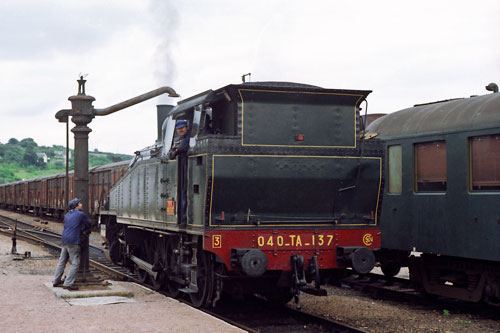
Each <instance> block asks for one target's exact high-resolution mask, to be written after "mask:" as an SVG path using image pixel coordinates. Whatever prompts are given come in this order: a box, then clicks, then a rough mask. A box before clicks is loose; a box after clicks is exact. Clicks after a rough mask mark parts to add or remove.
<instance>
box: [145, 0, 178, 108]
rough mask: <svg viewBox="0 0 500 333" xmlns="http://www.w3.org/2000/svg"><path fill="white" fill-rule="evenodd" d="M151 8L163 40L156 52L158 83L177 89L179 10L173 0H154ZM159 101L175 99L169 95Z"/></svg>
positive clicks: (156, 27)
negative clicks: (176, 59)
mask: <svg viewBox="0 0 500 333" xmlns="http://www.w3.org/2000/svg"><path fill="white" fill-rule="evenodd" d="M151 10H152V11H153V13H154V15H153V16H154V18H155V22H154V23H155V24H154V26H155V31H156V34H157V35H158V36H159V37H160V40H161V42H160V45H159V46H158V48H157V50H156V54H155V60H156V61H155V62H156V66H157V68H156V70H155V77H156V80H157V84H158V86H169V87H173V88H174V89H175V83H176V79H177V70H176V67H175V46H176V44H177V30H178V27H179V12H178V10H177V8H176V6H175V1H173V0H154V1H152V2H151ZM159 101H160V103H161V104H174V101H173V100H172V99H170V98H169V97H167V95H162V96H160V98H159Z"/></svg>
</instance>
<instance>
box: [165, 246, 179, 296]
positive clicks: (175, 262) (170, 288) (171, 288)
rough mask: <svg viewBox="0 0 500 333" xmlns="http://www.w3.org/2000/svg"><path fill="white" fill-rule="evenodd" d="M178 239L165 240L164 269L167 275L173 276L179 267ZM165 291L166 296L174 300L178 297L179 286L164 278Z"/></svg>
mask: <svg viewBox="0 0 500 333" xmlns="http://www.w3.org/2000/svg"><path fill="white" fill-rule="evenodd" d="M178 248H179V237H178V236H169V237H168V239H167V249H166V252H167V253H166V263H165V268H166V271H167V275H171V276H175V275H176V274H177V273H178V271H179V269H180V267H181V265H180V255H179V250H178ZM165 280H166V282H165V284H166V286H165V289H166V292H167V293H168V295H169V296H170V297H172V298H176V297H177V296H178V295H179V284H177V283H176V282H174V281H171V280H169V279H168V276H166V277H165Z"/></svg>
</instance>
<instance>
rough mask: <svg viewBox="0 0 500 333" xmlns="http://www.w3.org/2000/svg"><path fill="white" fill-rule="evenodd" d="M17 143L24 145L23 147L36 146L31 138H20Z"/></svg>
mask: <svg viewBox="0 0 500 333" xmlns="http://www.w3.org/2000/svg"><path fill="white" fill-rule="evenodd" d="M19 144H20V145H21V147H24V148H28V147H38V145H37V144H36V142H35V140H33V139H32V138H26V139H22V140H21V142H19Z"/></svg>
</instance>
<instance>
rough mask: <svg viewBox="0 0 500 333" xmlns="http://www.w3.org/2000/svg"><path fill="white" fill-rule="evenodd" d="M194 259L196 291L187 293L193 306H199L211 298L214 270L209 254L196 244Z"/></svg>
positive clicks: (205, 303)
mask: <svg viewBox="0 0 500 333" xmlns="http://www.w3.org/2000/svg"><path fill="white" fill-rule="evenodd" d="M196 260H197V272H196V285H197V287H198V292H196V293H191V294H189V298H190V299H191V303H192V304H193V305H194V306H195V307H197V308H200V307H203V306H205V305H207V304H208V303H209V302H210V301H211V299H212V295H213V293H214V285H215V284H214V270H213V261H212V258H211V256H210V254H208V253H206V252H205V251H203V249H202V248H201V247H200V246H198V249H197V251H196Z"/></svg>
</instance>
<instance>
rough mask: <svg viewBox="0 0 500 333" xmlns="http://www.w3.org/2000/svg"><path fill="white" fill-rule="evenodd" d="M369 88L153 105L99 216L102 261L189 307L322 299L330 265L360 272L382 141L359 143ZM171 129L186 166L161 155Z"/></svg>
mask: <svg viewBox="0 0 500 333" xmlns="http://www.w3.org/2000/svg"><path fill="white" fill-rule="evenodd" d="M369 93H370V91H363V90H338V89H323V88H319V87H316V86H310V85H303V84H295V83H285V82H257V83H243V84H236V85H228V86H225V87H222V88H220V89H217V90H208V91H205V92H203V93H201V94H198V95H196V96H193V97H191V98H188V99H185V100H182V101H181V102H179V103H178V105H177V106H175V107H173V106H168V105H161V106H158V138H157V140H156V141H155V143H154V144H153V145H151V146H149V147H146V148H144V149H142V150H141V151H138V152H137V153H136V156H135V158H134V160H133V161H132V163H131V165H130V168H129V170H128V172H127V173H126V175H125V176H124V177H122V178H121V179H120V180H119V181H118V182H117V184H116V185H115V186H114V187H113V188H112V189H111V190H110V193H109V209H107V210H101V211H100V223H101V227H102V233H103V235H104V236H105V237H106V239H107V242H108V243H109V245H110V248H109V254H110V257H111V258H112V260H113V261H115V262H117V263H120V264H122V265H126V266H129V267H130V268H132V269H134V270H135V271H136V272H137V273H138V275H139V277H140V278H141V280H143V281H146V280H149V282H150V283H152V284H153V286H154V287H155V288H157V289H164V290H166V291H167V292H168V293H169V294H170V295H171V296H172V297H177V296H179V295H183V294H187V295H189V297H190V299H191V301H192V303H193V304H194V305H195V306H197V307H201V306H207V305H212V306H215V304H216V302H217V301H218V300H219V299H220V297H221V296H222V294H223V293H228V294H231V295H233V296H242V295H245V294H247V293H259V294H261V295H263V296H265V297H267V298H268V299H271V300H273V301H276V302H288V301H289V300H291V299H292V298H293V297H296V301H298V297H299V295H300V292H301V291H303V292H307V293H311V294H315V295H325V294H326V292H325V290H324V289H321V288H320V285H321V284H322V283H323V282H324V280H325V278H327V277H328V276H329V275H330V274H332V273H334V272H335V271H336V270H340V269H344V268H346V267H352V268H353V269H354V270H356V271H357V272H360V273H367V272H369V271H370V270H371V269H372V268H373V266H374V264H375V256H374V253H373V251H374V250H377V249H379V248H380V244H381V239H380V227H379V220H380V205H381V189H382V188H383V180H382V173H383V165H384V156H383V143H382V142H381V141H379V140H365V139H363V137H362V136H360V126H361V125H362V124H361V120H360V119H361V118H360V112H359V111H360V104H361V103H362V102H363V101H364V100H365V99H366V97H367V95H368V94H369ZM178 120H186V121H187V123H188V124H189V128H190V148H189V151H188V153H187V157H186V158H187V167H183V166H182V162H181V161H180V158H181V157H177V158H176V159H174V160H169V159H168V152H169V150H170V149H171V147H172V145H173V143H174V142H176V141H177V138H176V132H175V123H176V121H178ZM183 193H186V199H185V200H186V204H187V210H186V214H185V215H186V218H185V219H183V207H182V201H183ZM313 281H314V284H312V283H311V282H313Z"/></svg>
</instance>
